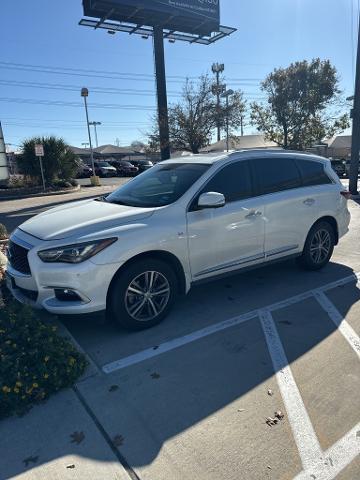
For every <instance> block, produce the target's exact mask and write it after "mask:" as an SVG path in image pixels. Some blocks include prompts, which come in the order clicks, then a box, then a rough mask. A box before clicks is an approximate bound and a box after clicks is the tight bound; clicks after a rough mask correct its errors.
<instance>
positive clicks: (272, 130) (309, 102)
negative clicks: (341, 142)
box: [251, 58, 349, 150]
mask: <svg viewBox="0 0 360 480" xmlns="http://www.w3.org/2000/svg"><path fill="white" fill-rule="evenodd" d="M261 90H262V91H263V92H265V93H266V94H267V105H263V104H259V103H256V102H254V103H252V105H251V122H252V124H253V125H256V126H257V129H258V130H259V131H260V132H263V133H264V134H265V136H266V138H267V139H268V140H271V141H273V142H275V143H277V144H278V145H280V146H281V147H283V148H286V149H295V150H303V149H304V148H306V147H310V146H313V145H314V143H316V142H319V141H321V140H322V139H323V138H325V137H331V136H333V135H335V134H336V133H339V132H341V131H343V130H345V129H346V128H347V127H348V126H349V118H348V115H340V113H339V112H337V111H336V110H335V106H336V104H337V101H338V100H339V95H340V93H341V92H340V90H339V79H338V75H337V71H336V68H335V67H333V66H332V65H331V63H330V61H329V60H323V61H321V60H320V59H319V58H316V59H313V60H312V61H311V62H308V61H306V60H304V61H302V62H296V63H292V64H291V65H290V66H289V67H287V68H279V69H275V70H274V71H273V72H272V73H270V74H269V75H268V76H267V77H266V79H265V80H264V81H263V82H262V84H261Z"/></svg>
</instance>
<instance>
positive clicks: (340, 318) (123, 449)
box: [0, 201, 360, 480]
mask: <svg viewBox="0 0 360 480" xmlns="http://www.w3.org/2000/svg"><path fill="white" fill-rule="evenodd" d="M349 207H350V210H351V214H352V220H351V225H350V232H349V233H348V235H346V236H345V237H344V238H343V239H342V240H341V243H340V245H339V246H338V247H337V248H336V249H335V252H334V256H333V258H332V262H331V263H330V264H329V265H328V266H327V267H326V268H325V269H323V270H322V271H320V272H305V271H303V270H300V269H298V267H297V266H296V265H295V262H293V261H289V262H286V263H282V264H276V265H273V266H269V267H266V268H262V269H259V270H254V271H250V272H246V273H242V274H238V275H235V276H233V277H229V278H227V279H225V280H219V281H216V282H212V283H209V284H204V285H201V286H197V287H194V288H193V289H192V290H191V292H190V294H189V295H188V296H187V297H185V298H182V299H180V301H179V302H178V304H177V306H176V307H175V309H174V311H173V312H172V314H171V315H170V317H169V318H168V319H167V320H166V321H165V322H164V323H162V324H161V325H159V326H157V327H155V328H153V329H151V330H147V331H144V332H139V333H128V332H125V331H123V330H120V329H119V328H118V327H117V326H115V325H113V324H111V323H108V322H106V321H105V318H104V317H103V316H102V315H97V316H89V317H84V318H83V317H82V318H74V317H71V318H66V317H63V318H62V319H61V320H62V321H63V322H64V324H65V326H66V328H67V329H68V331H69V332H70V333H71V335H72V336H73V338H74V339H75V340H76V342H77V343H78V344H79V345H80V347H81V348H82V349H83V350H84V351H85V352H86V354H87V355H88V356H89V358H90V359H91V363H92V369H91V372H90V373H89V374H88V376H87V377H86V378H85V379H83V380H82V381H81V382H79V383H78V385H77V393H78V395H79V398H81V401H82V402H83V404H84V405H86V408H87V411H88V413H89V414H90V415H91V418H92V419H93V421H94V424H95V425H96V426H97V428H98V430H99V432H100V433H101V434H102V435H103V436H106V438H109V439H117V442H116V449H117V451H118V452H119V453H120V457H119V460H120V461H121V462H123V464H126V465H127V475H128V476H129V478H132V479H141V480H165V479H166V480H169V479H171V480H173V479H176V480H177V479H179V480H180V479H181V480H183V479H186V480H187V479H189V480H190V479H191V480H193V479H196V480H198V479H200V480H202V479H204V480H205V479H206V480H209V479H210V480H219V479H234V480H235V479H236V480H242V479H246V480H253V479H254V480H259V479H260V480H262V479H273V480H280V479H281V480H290V479H297V480H300V479H301V480H302V479H309V480H319V479H324V480H325V479H326V480H330V479H335V478H336V479H340V480H355V479H358V478H360V456H359V454H360V368H359V367H360V364H359V360H360V338H359V336H360V283H359V279H360V242H359V234H360V202H359V203H357V202H355V201H351V202H349ZM64 419H65V417H64ZM79 421H80V420H79ZM73 428H74V429H76V428H77V426H76V425H74V427H73ZM24 435H25V433H24ZM95 460H96V461H98V463H101V462H106V461H108V460H107V457H106V456H105V454H104V456H103V457H101V458H96V459H92V461H93V462H95ZM97 468H99V467H97ZM98 471H99V470H98ZM70 474H71V472H70V473H68V472H67V473H66V475H67V476H66V477H65V476H63V478H74V477H71V475H70ZM64 475H65V474H64ZM76 475H77V477H76V478H79V479H80V478H81V480H82V478H88V477H86V476H83V477H82V476H81V471H78V472H77V473H76ZM99 475H100V473H99ZM0 477H1V475H0ZM59 478H60V477H59ZM91 478H92V479H95V478H96V479H97V478H101V476H96V475H95V476H92V477H91ZM114 478H117V477H114ZM119 478H120V477H119ZM121 478H123V477H121Z"/></svg>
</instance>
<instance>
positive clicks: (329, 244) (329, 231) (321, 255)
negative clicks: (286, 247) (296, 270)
mask: <svg viewBox="0 0 360 480" xmlns="http://www.w3.org/2000/svg"><path fill="white" fill-rule="evenodd" d="M321 242H323V243H321ZM318 245H319V246H318ZM320 245H322V246H320ZM334 245H335V232H334V228H333V226H332V225H331V224H330V223H328V222H326V221H320V222H318V223H316V224H315V225H314V226H313V227H312V228H311V230H310V232H309V234H308V236H307V239H306V242H305V246H304V250H303V253H302V255H301V257H299V259H298V263H299V264H300V265H301V266H302V267H303V268H305V269H306V270H320V269H321V268H323V267H325V265H327V264H328V263H329V261H330V258H331V256H332V254H333V251H334Z"/></svg>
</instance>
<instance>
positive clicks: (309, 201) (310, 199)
mask: <svg viewBox="0 0 360 480" xmlns="http://www.w3.org/2000/svg"><path fill="white" fill-rule="evenodd" d="M303 203H304V204H305V205H308V206H311V205H314V203H315V199H314V198H307V199H306V200H304V202H303Z"/></svg>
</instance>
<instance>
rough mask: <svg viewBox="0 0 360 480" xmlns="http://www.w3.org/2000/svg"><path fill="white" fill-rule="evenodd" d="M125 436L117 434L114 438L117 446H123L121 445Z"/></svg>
mask: <svg viewBox="0 0 360 480" xmlns="http://www.w3.org/2000/svg"><path fill="white" fill-rule="evenodd" d="M124 440H125V439H124V437H123V436H122V435H116V436H115V437H114V438H113V444H114V445H115V447H121V445H123V444H124Z"/></svg>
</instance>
